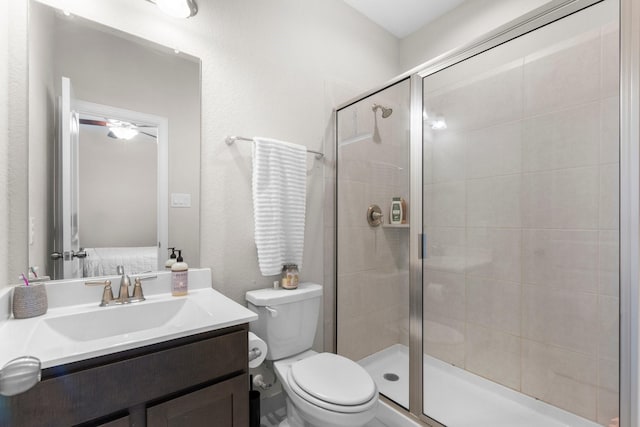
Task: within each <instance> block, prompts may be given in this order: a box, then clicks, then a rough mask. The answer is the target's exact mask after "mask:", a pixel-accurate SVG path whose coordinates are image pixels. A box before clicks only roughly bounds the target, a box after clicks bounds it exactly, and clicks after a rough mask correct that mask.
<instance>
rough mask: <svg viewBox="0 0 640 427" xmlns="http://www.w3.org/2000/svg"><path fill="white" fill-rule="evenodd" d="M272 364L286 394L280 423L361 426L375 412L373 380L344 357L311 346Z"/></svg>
mask: <svg viewBox="0 0 640 427" xmlns="http://www.w3.org/2000/svg"><path fill="white" fill-rule="evenodd" d="M273 366H274V369H275V371H276V376H277V377H278V379H279V380H280V382H281V383H282V387H283V388H284V390H285V393H286V394H287V420H286V422H283V423H282V424H281V425H280V426H281V427H287V426H289V427H316V426H317V427H320V426H322V427H360V426H364V425H365V424H367V423H368V422H369V421H371V420H372V419H373V418H374V417H375V415H376V409H377V407H378V390H377V388H376V385H375V383H374V382H373V380H372V379H371V377H370V376H369V374H368V373H367V372H366V371H365V370H364V368H362V367H361V366H360V365H358V364H357V363H355V362H353V361H351V360H349V359H347V358H345V357H342V356H339V355H336V354H333V353H316V352H314V351H311V350H310V351H306V352H304V353H303V354H301V355H298V356H296V357H293V358H290V359H284V360H279V361H276V362H274V364H273Z"/></svg>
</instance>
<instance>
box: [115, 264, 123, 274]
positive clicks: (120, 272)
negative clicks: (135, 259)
mask: <svg viewBox="0 0 640 427" xmlns="http://www.w3.org/2000/svg"><path fill="white" fill-rule="evenodd" d="M116 273H118V274H119V275H121V276H122V275H123V274H124V265H119V266H117V267H116Z"/></svg>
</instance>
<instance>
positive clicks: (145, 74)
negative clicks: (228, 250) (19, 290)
mask: <svg viewBox="0 0 640 427" xmlns="http://www.w3.org/2000/svg"><path fill="white" fill-rule="evenodd" d="M63 77H65V78H68V83H63ZM64 93H66V96H67V101H66V104H65V100H64V96H63V95H64ZM63 107H65V108H67V111H66V113H65V108H63ZM65 131H66V132H67V134H68V136H69V138H70V139H68V140H67V139H65V138H64V135H65ZM123 132H124V133H129V135H128V136H131V135H132V134H134V133H135V134H136V135H135V136H131V138H130V139H125V137H127V135H125V136H122V135H121V134H122V133H123ZM199 194H200V60H199V59H197V58H194V57H192V56H189V55H186V54H184V53H180V52H175V51H174V50H173V49H171V48H168V47H165V46H161V45H157V44H155V43H152V42H149V41H147V40H143V39H139V38H137V37H135V36H132V35H130V34H126V33H122V32H120V31H117V30H114V29H112V28H109V27H105V26H103V25H101V24H97V23H95V22H92V21H89V20H86V19H82V18H79V17H76V16H72V15H71V16H67V15H65V14H64V13H63V12H62V11H59V10H56V9H54V8H51V7H49V6H46V5H44V4H41V3H39V2H37V1H35V0H31V1H30V4H29V265H30V266H32V267H37V270H36V274H37V275H38V276H39V277H41V278H42V277H43V276H44V277H46V276H49V277H51V279H54V278H55V279H60V278H69V277H91V276H96V275H108V274H116V273H115V266H116V265H119V264H123V265H125V271H126V272H127V273H134V272H142V271H148V270H157V269H162V268H163V266H164V262H165V261H166V259H167V258H168V252H167V248H168V247H176V248H178V249H182V251H183V256H184V258H185V261H186V262H188V264H189V266H190V267H197V266H198V262H199V247H200V242H199V202H200V200H199V199H200V197H199ZM52 258H54V259H52Z"/></svg>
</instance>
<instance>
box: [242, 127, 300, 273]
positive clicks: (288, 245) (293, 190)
mask: <svg viewBox="0 0 640 427" xmlns="http://www.w3.org/2000/svg"><path fill="white" fill-rule="evenodd" d="M253 141H254V144H253V146H254V148H253V177H252V181H253V184H252V186H253V215H254V221H255V239H256V246H257V248H258V264H259V265H260V271H261V272H262V275H263V276H274V275H276V274H280V272H281V271H282V264H288V263H292V264H297V265H298V267H299V268H301V267H302V250H303V246H304V220H305V206H306V195H307V167H306V164H307V149H306V148H305V147H304V146H302V145H298V144H291V143H289V142H283V141H277V140H275V139H268V138H258V137H256V138H254V139H253Z"/></svg>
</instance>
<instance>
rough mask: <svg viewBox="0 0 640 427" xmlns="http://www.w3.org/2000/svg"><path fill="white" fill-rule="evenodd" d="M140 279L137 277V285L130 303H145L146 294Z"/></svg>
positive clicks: (134, 287) (135, 284)
mask: <svg viewBox="0 0 640 427" xmlns="http://www.w3.org/2000/svg"><path fill="white" fill-rule="evenodd" d="M140 280H141V279H140V278H139V277H136V279H135V283H134V284H133V295H131V298H129V301H130V302H139V301H144V300H145V297H144V293H143V292H142V283H141V282H140Z"/></svg>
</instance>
